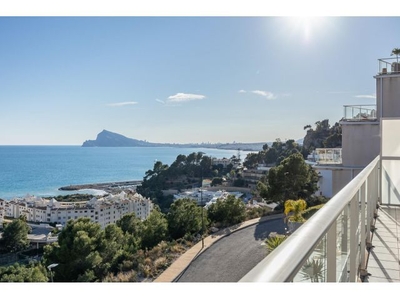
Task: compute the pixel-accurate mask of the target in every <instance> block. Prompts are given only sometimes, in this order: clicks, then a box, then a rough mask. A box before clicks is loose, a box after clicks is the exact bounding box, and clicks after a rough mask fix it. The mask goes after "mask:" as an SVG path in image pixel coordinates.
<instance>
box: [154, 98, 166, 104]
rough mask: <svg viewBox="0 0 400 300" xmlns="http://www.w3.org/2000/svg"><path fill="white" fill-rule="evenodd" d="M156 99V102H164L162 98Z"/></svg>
mask: <svg viewBox="0 0 400 300" xmlns="http://www.w3.org/2000/svg"><path fill="white" fill-rule="evenodd" d="M156 101H157V102H160V103H162V104H164V103H165V102H164V101H162V100H160V99H156Z"/></svg>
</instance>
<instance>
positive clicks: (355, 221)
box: [349, 192, 359, 282]
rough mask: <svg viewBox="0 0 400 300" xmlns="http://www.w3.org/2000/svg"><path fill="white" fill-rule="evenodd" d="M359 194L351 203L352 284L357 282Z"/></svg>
mask: <svg viewBox="0 0 400 300" xmlns="http://www.w3.org/2000/svg"><path fill="white" fill-rule="evenodd" d="M358 194H359V193H358V192H357V193H356V194H355V195H354V197H353V199H352V200H351V202H350V277H349V281H350V282H356V281H357V280H356V277H357V269H358V268H357V252H358V251H357V248H358V243H357V240H358V238H357V227H358V223H359V222H358V208H357V207H358V198H359V195H358Z"/></svg>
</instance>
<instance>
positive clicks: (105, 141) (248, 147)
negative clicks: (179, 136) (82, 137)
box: [82, 130, 267, 151]
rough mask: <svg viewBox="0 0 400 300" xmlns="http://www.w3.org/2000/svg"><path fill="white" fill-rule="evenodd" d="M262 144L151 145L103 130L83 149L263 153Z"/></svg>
mask: <svg viewBox="0 0 400 300" xmlns="http://www.w3.org/2000/svg"><path fill="white" fill-rule="evenodd" d="M266 143H267V142H260V143H225V144H223V143H216V144H210V143H195V144H169V143H150V142H147V141H142V140H136V139H132V138H128V137H126V136H123V135H121V134H118V133H114V132H111V131H107V130H103V131H102V132H100V133H99V134H98V135H97V138H96V139H95V140H86V141H85V142H84V143H83V144H82V147H176V148H178V147H180V148H212V149H225V150H242V151H261V150H262V147H263V145H265V144H266Z"/></svg>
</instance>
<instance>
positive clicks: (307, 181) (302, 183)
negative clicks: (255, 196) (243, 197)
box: [257, 153, 318, 203]
mask: <svg viewBox="0 0 400 300" xmlns="http://www.w3.org/2000/svg"><path fill="white" fill-rule="evenodd" d="M317 183H318V174H317V173H316V172H315V170H314V169H313V168H312V167H311V166H310V165H308V164H306V162H305V160H304V158H303V157H302V155H301V154H300V153H295V154H292V155H290V156H289V157H287V158H285V159H284V160H283V161H282V162H281V163H280V164H279V165H278V166H276V167H272V168H271V169H270V170H269V172H268V174H267V176H265V177H263V178H262V179H261V180H260V181H259V182H258V184H257V190H258V193H259V194H260V196H261V197H262V198H264V199H266V200H273V201H275V202H277V203H283V202H284V201H285V200H286V199H300V198H302V199H305V198H309V197H311V195H312V194H314V192H315V191H317V189H318V186H317Z"/></svg>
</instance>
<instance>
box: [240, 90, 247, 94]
mask: <svg viewBox="0 0 400 300" xmlns="http://www.w3.org/2000/svg"><path fill="white" fill-rule="evenodd" d="M238 93H246V91H245V90H240V91H239V92H238Z"/></svg>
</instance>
